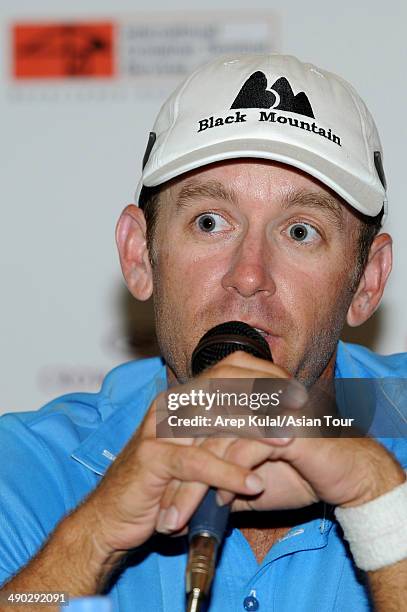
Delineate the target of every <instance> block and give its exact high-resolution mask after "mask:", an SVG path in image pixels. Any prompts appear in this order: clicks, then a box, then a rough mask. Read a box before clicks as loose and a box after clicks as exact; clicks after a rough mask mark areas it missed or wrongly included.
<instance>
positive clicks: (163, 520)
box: [156, 506, 179, 533]
mask: <svg viewBox="0 0 407 612" xmlns="http://www.w3.org/2000/svg"><path fill="white" fill-rule="evenodd" d="M178 517H179V513H178V510H177V509H176V507H175V506H170V507H169V508H167V509H163V510H161V511H160V514H159V515H158V520H157V527H156V531H159V532H160V533H169V532H170V531H174V529H175V528H176V527H177V524H178Z"/></svg>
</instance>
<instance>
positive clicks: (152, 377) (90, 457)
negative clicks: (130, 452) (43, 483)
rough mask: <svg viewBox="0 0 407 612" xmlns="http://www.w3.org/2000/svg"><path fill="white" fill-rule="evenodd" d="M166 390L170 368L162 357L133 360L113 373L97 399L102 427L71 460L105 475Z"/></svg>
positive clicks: (81, 445)
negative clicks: (153, 404)
mask: <svg viewBox="0 0 407 612" xmlns="http://www.w3.org/2000/svg"><path fill="white" fill-rule="evenodd" d="M166 388H167V374H166V367H165V365H164V362H163V360H162V359H161V358H159V357H154V358H152V359H143V360H140V361H131V362H129V363H126V364H124V365H121V366H119V367H117V368H115V369H114V370H112V371H111V372H110V373H109V374H108V375H107V376H106V378H105V380H104V381H103V385H102V388H101V391H100V393H99V396H98V399H97V409H98V411H99V415H100V419H101V424H100V425H99V426H98V427H97V429H95V431H93V432H92V433H91V434H90V435H89V436H88V437H87V438H86V439H85V440H84V441H83V442H82V443H81V444H80V445H79V446H78V448H76V450H75V451H74V452H73V453H72V455H71V457H72V458H73V459H75V460H76V461H79V463H81V464H82V465H84V466H85V467H87V468H89V469H90V470H92V471H93V472H95V473H96V474H99V475H100V476H103V475H104V473H105V472H106V470H107V469H108V467H109V466H110V465H111V463H112V462H113V461H114V460H115V459H116V457H117V455H118V454H119V453H120V451H121V450H122V448H123V447H124V446H125V445H126V443H127V442H128V441H129V439H130V438H131V436H132V435H133V433H134V432H135V430H136V429H137V427H138V426H139V425H140V423H141V421H142V420H143V418H144V415H145V413H146V411H147V409H148V407H149V406H150V404H151V402H152V401H153V399H154V398H155V397H156V396H157V395H158V393H160V392H161V391H163V390H164V389H166Z"/></svg>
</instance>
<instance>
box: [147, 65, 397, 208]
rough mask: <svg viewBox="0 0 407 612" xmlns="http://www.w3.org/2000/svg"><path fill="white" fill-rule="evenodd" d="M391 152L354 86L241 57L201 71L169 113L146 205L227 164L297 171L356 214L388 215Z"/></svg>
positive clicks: (161, 118)
mask: <svg viewBox="0 0 407 612" xmlns="http://www.w3.org/2000/svg"><path fill="white" fill-rule="evenodd" d="M382 156H383V153H382V146H381V143H380V139H379V135H378V132H377V128H376V125H375V123H374V120H373V117H372V116H371V114H370V112H369V110H368V109H367V107H366V105H365V103H364V102H363V100H362V99H361V98H360V97H359V95H358V94H357V92H356V91H355V90H354V89H353V87H352V86H351V85H350V84H349V83H347V82H346V81H344V80H343V79H342V78H340V77H338V76H337V75H335V74H332V73H330V72H326V71H325V70H321V69H319V68H317V67H316V66H313V65H312V64H304V63H302V62H300V61H299V60H298V59H297V58H295V57H293V56H290V55H278V54H268V55H238V56H231V57H221V58H218V59H216V60H214V61H212V62H210V63H208V64H206V65H204V66H203V67H201V68H198V69H197V70H196V71H195V72H194V73H193V74H191V75H190V76H189V77H188V78H187V79H186V80H185V81H184V82H183V83H181V85H180V86H179V87H178V88H177V89H176V90H175V91H174V93H173V94H172V95H171V96H170V97H169V98H168V100H167V101H166V102H165V103H164V105H163V106H162V107H161V110H160V112H159V114H158V117H157V119H156V122H155V124H154V127H153V130H152V132H150V138H149V141H148V145H147V149H146V152H145V155H144V159H143V173H142V178H141V180H140V183H139V185H138V188H137V192H136V202H137V203H138V204H139V205H140V206H142V205H143V187H156V186H158V185H161V184H162V183H165V182H166V181H168V180H170V179H173V178H175V177H177V176H180V175H181V174H184V173H185V172H189V171H190V170H194V169H196V168H200V167H202V166H206V165H207V164H211V163H213V162H218V161H221V160H228V159H235V158H242V157H252V158H260V159H269V160H274V161H277V162H282V163H285V164H288V165H290V166H294V167H296V168H299V169H300V170H303V171H304V172H306V173H308V174H310V175H311V176H313V177H315V178H316V179H318V180H320V181H321V182H322V183H324V184H325V185H327V186H328V187H330V188H331V189H332V190H333V191H335V192H336V193H337V194H338V195H340V196H341V197H342V198H343V199H344V200H345V201H346V202H347V203H348V204H350V205H351V206H352V207H354V208H355V209H356V210H358V211H360V212H361V213H364V214H365V215H368V216H371V217H373V216H376V215H377V214H378V213H379V212H380V211H381V210H382V208H383V209H384V216H385V215H386V213H387V198H386V181H385V176H384V171H383V165H382Z"/></svg>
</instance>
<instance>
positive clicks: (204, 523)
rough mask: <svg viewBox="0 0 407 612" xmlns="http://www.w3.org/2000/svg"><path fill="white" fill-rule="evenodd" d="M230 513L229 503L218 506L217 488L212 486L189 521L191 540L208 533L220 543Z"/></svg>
mask: <svg viewBox="0 0 407 612" xmlns="http://www.w3.org/2000/svg"><path fill="white" fill-rule="evenodd" d="M229 513H230V507H229V504H225V505H224V506H218V504H217V502H216V489H214V488H213V487H211V488H210V489H209V491H208V492H207V493H206V495H205V497H204V498H203V500H202V501H201V503H200V505H199V506H198V508H197V509H196V511H195V513H194V515H193V516H192V518H191V520H190V522H189V540H190V541H191V540H192V538H193V537H194V536H195V535H197V534H201V533H208V534H209V535H211V536H212V537H214V538H215V539H216V540H217V542H218V544H220V543H221V542H222V540H223V536H224V535H225V531H226V526H227V522H228V518H229Z"/></svg>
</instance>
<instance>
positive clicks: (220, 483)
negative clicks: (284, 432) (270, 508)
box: [85, 352, 287, 556]
mask: <svg viewBox="0 0 407 612" xmlns="http://www.w3.org/2000/svg"><path fill="white" fill-rule="evenodd" d="M272 377H275V378H277V377H278V378H281V377H287V373H286V372H284V371H283V370H282V369H281V368H279V367H278V366H276V365H274V364H272V363H271V362H267V361H264V360H261V359H257V358H255V357H252V356H250V355H247V354H245V353H240V352H239V353H234V354H232V355H230V356H229V357H227V358H225V359H224V360H222V361H221V362H219V363H218V364H216V365H215V366H214V367H212V368H210V369H208V370H207V371H206V372H205V374H204V376H202V380H204V379H205V378H209V379H216V378H219V379H222V378H247V379H256V378H272ZM193 384H194V381H192V382H191V381H190V382H189V383H188V384H186V385H182V386H179V387H177V388H176V390H177V391H179V392H182V391H187V390H188V388H191V385H192V386H193ZM171 391H174V389H171ZM164 395H165V394H164ZM162 399H163V397H162V396H159V397H158V398H157V399H156V400H155V401H154V402H153V404H152V406H151V407H150V409H149V411H148V412H147V414H146V416H145V418H144V421H143V423H142V425H141V427H140V428H139V430H138V431H137V432H136V434H135V435H134V436H133V438H132V439H131V440H130V441H129V442H128V444H127V445H126V447H125V448H124V450H123V451H122V452H121V453H120V455H119V456H118V457H117V459H116V460H115V462H114V463H113V465H112V466H111V467H110V468H109V470H108V471H107V472H106V475H105V477H104V478H103V480H102V482H101V484H100V485H99V486H98V487H97V489H95V491H94V492H93V493H92V494H91V495H90V497H89V498H88V500H87V501H86V503H85V505H86V506H87V509H88V510H91V511H92V512H93V514H94V516H95V517H96V521H95V524H96V525H97V531H96V532H95V535H94V538H95V544H96V545H97V546H98V548H99V549H100V550H102V551H104V552H105V554H106V555H107V556H110V555H113V556H114V555H115V554H117V553H118V552H119V551H121V552H123V553H124V552H125V551H127V550H129V549H131V548H135V547H137V546H140V545H141V544H143V543H144V542H145V541H146V540H147V539H148V538H149V537H150V536H151V535H152V534H153V533H154V531H155V530H156V529H159V530H161V531H164V532H169V531H172V530H174V529H176V528H177V525H179V523H180V521H181V522H182V523H185V522H186V520H188V519H189V518H190V516H191V514H192V513H193V512H194V510H195V509H196V508H197V506H198V504H199V503H200V501H201V500H202V498H203V496H204V495H205V493H206V491H207V490H208V487H210V486H212V487H215V488H217V489H220V490H226V491H228V492H231V493H232V494H233V495H239V496H244V497H246V498H249V499H250V498H253V496H255V495H256V494H259V493H260V492H261V491H262V490H263V483H262V480H261V477H260V476H259V475H257V474H256V473H255V472H254V471H252V470H251V468H253V467H255V466H257V465H258V464H259V463H261V462H264V461H265V459H266V458H267V456H268V455H269V454H270V450H271V449H270V447H269V446H268V445H267V444H265V443H264V440H247V439H241V440H240V443H239V446H238V448H239V451H241V453H242V456H241V457H239V456H238V455H237V454H236V453H234V454H233V453H230V454H229V457H232V456H233V457H234V459H233V460H231V459H230V458H227V457H228V455H227V451H228V449H230V448H233V444H234V442H236V438H222V439H215V438H210V439H205V440H200V441H199V442H197V441H196V440H194V439H193V438H166V439H157V438H156V410H157V403H158V402H159V401H161V400H162ZM275 444H276V447H278V445H284V444H287V440H284V439H281V440H276V442H275ZM242 457H244V460H243V461H242ZM183 486H184V487H185V488H182V487H183ZM178 488H180V490H181V491H183V493H184V494H186V497H187V499H185V503H180V504H177V505H174V504H171V505H170V506H169V505H168V504H167V503H166V500H167V499H169V498H170V496H171V492H172V494H175V492H176V490H177V489H178Z"/></svg>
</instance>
